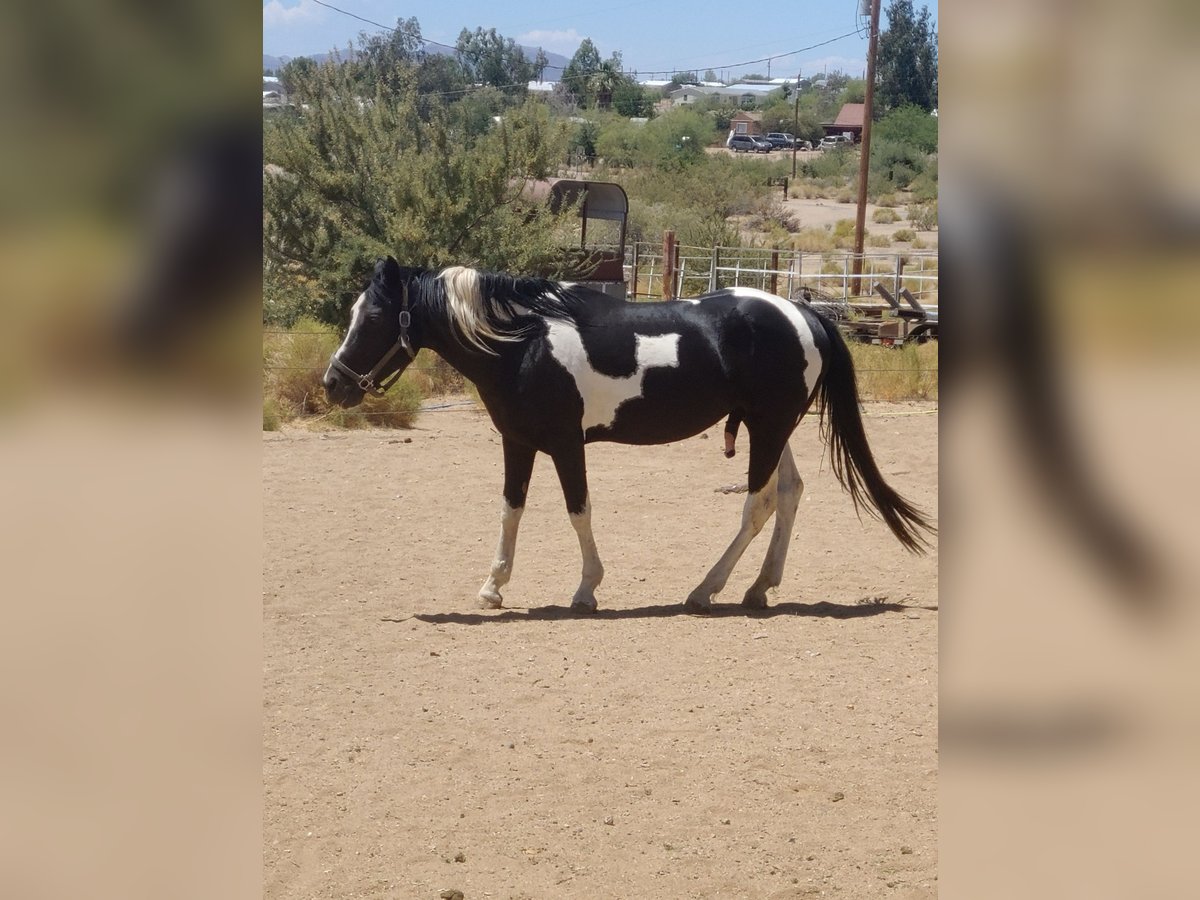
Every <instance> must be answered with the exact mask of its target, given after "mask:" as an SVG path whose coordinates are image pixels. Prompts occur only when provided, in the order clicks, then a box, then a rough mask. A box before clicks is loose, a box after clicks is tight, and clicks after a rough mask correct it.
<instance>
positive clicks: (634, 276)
mask: <svg viewBox="0 0 1200 900" xmlns="http://www.w3.org/2000/svg"><path fill="white" fill-rule="evenodd" d="M629 275H630V280H631V281H632V282H633V290H632V291H630V293H631V294H632V295H633V299H634V300H637V292H638V242H637V241H634V242H633V265H632V266H631V267H630V272H629Z"/></svg>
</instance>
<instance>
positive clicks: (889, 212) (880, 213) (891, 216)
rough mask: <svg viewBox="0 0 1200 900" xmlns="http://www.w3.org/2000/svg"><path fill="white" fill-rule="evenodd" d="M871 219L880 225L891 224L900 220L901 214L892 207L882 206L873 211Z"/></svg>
mask: <svg viewBox="0 0 1200 900" xmlns="http://www.w3.org/2000/svg"><path fill="white" fill-rule="evenodd" d="M871 221H872V222H875V223H876V224H878V225H891V224H892V223H893V222H899V221H900V214H899V213H897V212H896V211H895V210H894V209H891V208H890V207H887V206H881V207H880V208H879V209H877V210H875V212H873V213H871Z"/></svg>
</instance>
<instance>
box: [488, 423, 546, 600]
mask: <svg viewBox="0 0 1200 900" xmlns="http://www.w3.org/2000/svg"><path fill="white" fill-rule="evenodd" d="M536 453H537V451H535V450H533V449H531V448H529V447H523V446H521V445H520V444H515V443H513V442H512V441H510V440H509V439H508V438H504V511H503V513H502V515H501V520H500V543H499V545H498V546H497V547H496V558H495V559H494V560H493V561H492V571H491V574H490V575H488V579H487V581H485V582H484V583H483V587H481V588H480V589H479V605H480V606H482V607H483V608H484V609H499V608H500V606H501V604H502V603H503V602H504V598H503V597H501V596H500V588H502V587H504V585H506V584H508V579H509V578H511V577H512V568H513V557H514V556H515V555H516V552H517V527H518V526H519V525H520V524H521V513H523V512H524V511H525V495H526V494H528V493H529V478H530V476H531V475H532V474H533V459H534V456H535V455H536Z"/></svg>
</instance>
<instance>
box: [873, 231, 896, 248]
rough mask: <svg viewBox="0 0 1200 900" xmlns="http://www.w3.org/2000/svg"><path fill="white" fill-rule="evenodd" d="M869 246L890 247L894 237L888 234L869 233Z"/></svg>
mask: <svg viewBox="0 0 1200 900" xmlns="http://www.w3.org/2000/svg"><path fill="white" fill-rule="evenodd" d="M867 246H868V247H877V248H884V247H890V246H892V239H891V238H890V237H888V236H887V235H886V234H868V235H867Z"/></svg>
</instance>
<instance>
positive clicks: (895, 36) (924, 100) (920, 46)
mask: <svg viewBox="0 0 1200 900" xmlns="http://www.w3.org/2000/svg"><path fill="white" fill-rule="evenodd" d="M886 12H887V29H886V30H883V31H880V33H879V50H878V53H877V55H876V57H875V70H876V78H877V81H876V88H875V91H876V93H875V104H876V110H877V111H878V112H879V113H883V112H886V111H888V110H891V109H898V108H899V107H901V106H906V105H910V104H911V105H912V106H918V107H920V108H921V109H923V110H925V111H926V112H928V111H929V110H931V109H933V108H934V107H935V106H937V97H938V58H937V32H936V31H935V30H934V27H933V23H932V21H931V18H930V15H929V8H928V7H922V8H921V13H920V15H918V14H916V13H915V12H914V11H913V4H912V0H891V2H890V3H889V4H888V6H887V10H886Z"/></svg>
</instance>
